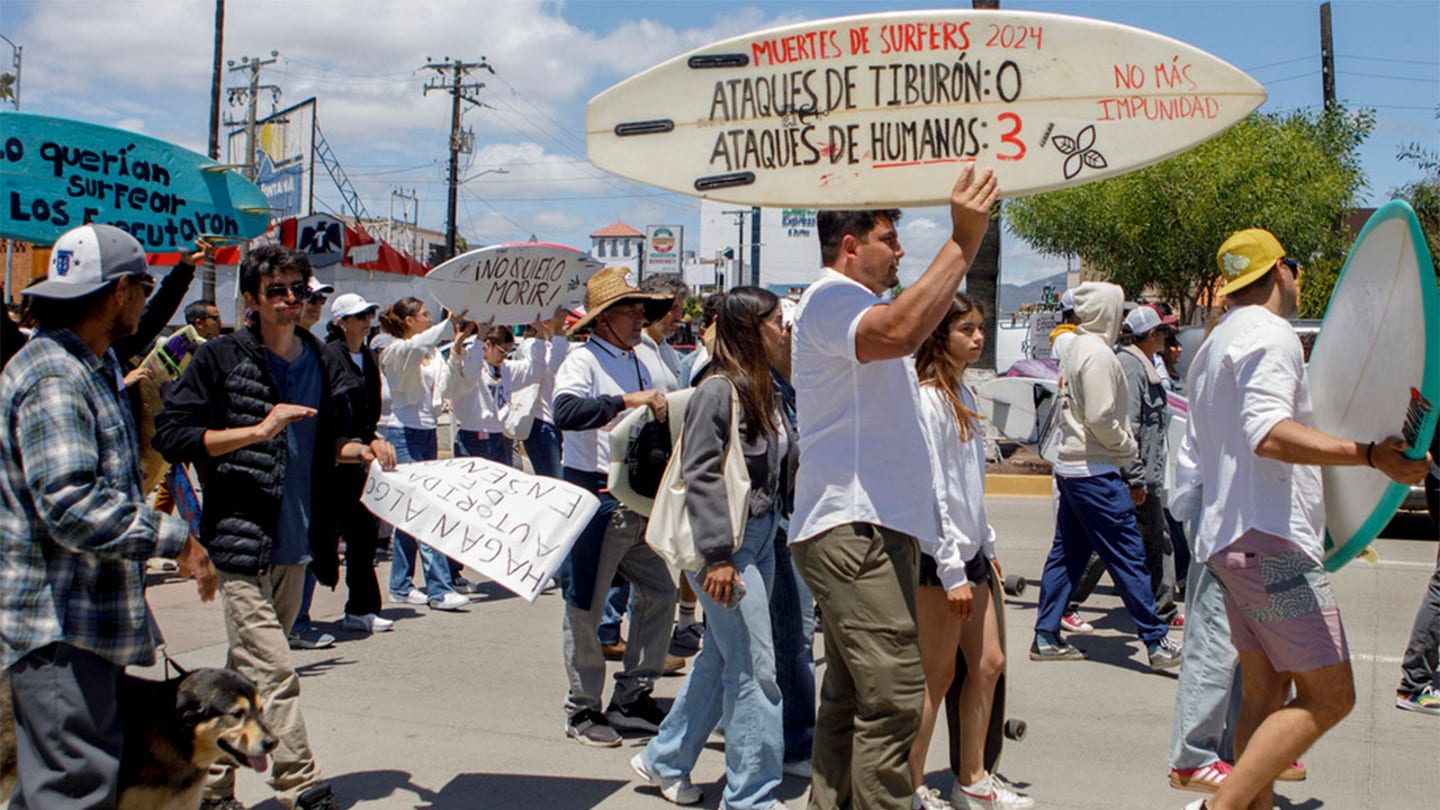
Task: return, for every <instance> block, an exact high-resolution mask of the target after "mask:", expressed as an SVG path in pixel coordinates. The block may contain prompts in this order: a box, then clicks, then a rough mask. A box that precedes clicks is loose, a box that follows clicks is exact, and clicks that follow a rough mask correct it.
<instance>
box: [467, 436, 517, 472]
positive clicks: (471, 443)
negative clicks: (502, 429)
mask: <svg viewBox="0 0 1440 810" xmlns="http://www.w3.org/2000/svg"><path fill="white" fill-rule="evenodd" d="M455 455H457V456H467V457H470V458H483V459H489V460H490V461H494V462H496V463H498V464H504V465H505V466H506V467H509V466H510V462H511V461H512V459H511V458H510V439H509V438H508V437H506V435H505V434H504V433H486V434H484V435H481V433H480V431H477V430H457V431H455Z"/></svg>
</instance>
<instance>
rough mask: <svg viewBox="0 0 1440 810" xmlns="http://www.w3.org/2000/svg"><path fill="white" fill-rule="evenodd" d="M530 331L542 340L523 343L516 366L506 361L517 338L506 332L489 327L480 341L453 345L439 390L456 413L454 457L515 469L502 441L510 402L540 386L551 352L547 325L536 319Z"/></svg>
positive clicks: (505, 441) (507, 444)
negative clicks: (527, 389)
mask: <svg viewBox="0 0 1440 810" xmlns="http://www.w3.org/2000/svg"><path fill="white" fill-rule="evenodd" d="M532 326H534V327H535V330H536V332H537V333H538V334H539V335H540V336H541V339H539V340H534V341H529V342H527V343H526V344H525V348H524V349H523V350H522V351H521V356H520V357H519V358H517V359H515V360H507V359H506V358H507V357H509V356H510V351H511V350H512V349H514V348H515V333H514V332H513V331H511V329H510V327H508V326H490V327H488V328H486V329H484V330H483V332H484V335H483V338H482V336H480V335H476V337H475V338H473V339H471V340H466V341H463V342H462V341H456V342H455V347H454V348H453V349H451V350H450V357H449V360H448V361H447V363H446V366H445V382H444V384H443V385H442V386H440V387H441V389H442V390H443V391H444V396H445V398H446V399H449V400H450V406H451V407H452V408H453V409H454V413H455V455H457V456H479V457H481V458H487V459H489V460H491V461H494V462H498V463H500V464H504V465H506V466H507V467H508V466H513V465H512V461H513V459H512V452H511V446H510V440H509V439H508V438H507V437H506V436H505V419H506V416H507V414H508V411H509V407H510V396H511V394H513V393H514V392H515V391H517V390H519V389H521V388H524V387H525V386H527V385H531V384H533V383H538V382H540V378H541V377H543V376H544V374H545V371H546V357H547V350H548V348H549V346H550V337H551V334H550V327H549V326H548V324H547V322H546V321H542V320H539V319H536V321H535V323H534V324H532Z"/></svg>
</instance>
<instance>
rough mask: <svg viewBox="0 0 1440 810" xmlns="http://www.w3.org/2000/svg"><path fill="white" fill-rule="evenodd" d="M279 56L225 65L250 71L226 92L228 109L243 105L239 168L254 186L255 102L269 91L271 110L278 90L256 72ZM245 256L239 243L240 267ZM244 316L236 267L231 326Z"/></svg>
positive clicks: (246, 249) (245, 247) (246, 247)
mask: <svg viewBox="0 0 1440 810" xmlns="http://www.w3.org/2000/svg"><path fill="white" fill-rule="evenodd" d="M279 55H280V52H279V51H271V52H270V58H269V59H261V58H260V57H257V56H242V57H240V64H238V65H237V64H235V60H234V59H231V60H230V61H228V62H226V63H225V64H227V65H229V67H230V72H231V73H235V72H238V71H245V70H248V71H250V82H249V84H248V85H242V86H240V87H232V88H230V91H229V95H230V106H232V107H238V106H240V105H241V104H244V105H245V121H244V124H245V163H244V167H243V170H242V171H243V173H244V175H245V179H246V180H249V181H251V182H254V181H255V114H256V113H255V102H256V96H258V95H259V94H260V91H261V90H269V91H270V101H271V105H272V106H274V105H275V104H278V103H279V101H280V88H279V87H276V86H275V85H273V84H265V85H262V84H260V69H261V68H263V67H265V66H266V65H273V64H275V61H276V57H278V56H279ZM238 123H241V122H239V121H227V122H226V124H227V125H229V126H234V125H236V124H238ZM249 255H250V243H249V242H248V241H242V242H241V243H240V262H241V263H242V264H243V263H244V261H245V259H246V257H248V256H249ZM216 272H218V271H216ZM212 275H213V273H212ZM244 314H245V313H244V311H243V307H242V306H241V304H240V269H239V267H238V266H237V267H236V269H235V321H234V322H235V323H237V324H238V323H240V321H241V319H242V318H243V316H244Z"/></svg>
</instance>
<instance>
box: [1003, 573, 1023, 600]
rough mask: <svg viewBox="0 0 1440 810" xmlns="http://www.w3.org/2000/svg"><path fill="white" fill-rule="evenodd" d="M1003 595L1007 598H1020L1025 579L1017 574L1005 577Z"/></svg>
mask: <svg viewBox="0 0 1440 810" xmlns="http://www.w3.org/2000/svg"><path fill="white" fill-rule="evenodd" d="M1005 593H1006V594H1007V595H1009V596H1020V595H1021V594H1023V593H1025V577H1022V576H1020V575H1019V574H1011V575H1010V576H1008V577H1005Z"/></svg>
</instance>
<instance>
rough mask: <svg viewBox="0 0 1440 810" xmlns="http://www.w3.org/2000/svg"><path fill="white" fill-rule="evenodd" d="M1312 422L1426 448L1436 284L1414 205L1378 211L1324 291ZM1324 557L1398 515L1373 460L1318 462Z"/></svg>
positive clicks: (1436, 349) (1336, 431) (1333, 560)
mask: <svg viewBox="0 0 1440 810" xmlns="http://www.w3.org/2000/svg"><path fill="white" fill-rule="evenodd" d="M1308 373H1309V380H1310V402H1311V405H1312V408H1313V412H1312V415H1311V420H1310V425H1311V426H1312V427H1314V428H1315V429H1316V430H1319V431H1322V432H1324V433H1328V434H1330V435H1332V436H1339V437H1341V438H1344V439H1350V440H1352V441H1359V442H1370V441H1379V440H1381V439H1384V438H1385V437H1386V436H1403V437H1404V438H1405V439H1406V440H1407V441H1409V442H1410V443H1411V446H1412V449H1411V451H1410V455H1411V457H1413V458H1423V457H1424V453H1425V451H1426V449H1428V448H1429V445H1430V440H1431V438H1432V437H1433V436H1434V434H1435V423H1436V419H1437V417H1440V411H1437V408H1436V405H1437V403H1440V289H1437V288H1436V286H1435V270H1434V265H1433V264H1431V261H1430V251H1429V249H1428V248H1427V247H1426V245H1425V237H1424V234H1423V233H1422V232H1421V230H1420V223H1419V221H1418V220H1417V219H1416V218H1415V212H1414V211H1413V210H1411V208H1410V206H1409V205H1408V204H1406V203H1404V202H1401V201H1399V200H1396V201H1393V202H1390V203H1387V204H1385V205H1384V206H1382V207H1381V208H1380V209H1379V210H1378V211H1376V212H1375V213H1374V214H1373V215H1372V216H1371V217H1370V220H1369V221H1368V222H1366V223H1365V228H1364V230H1362V231H1361V232H1360V237H1359V239H1357V240H1356V241H1355V244H1354V246H1353V247H1351V248H1350V255H1349V257H1348V258H1346V260H1345V266H1344V268H1342V269H1341V271H1340V277H1339V279H1337V280H1336V282H1335V290H1334V291H1333V292H1332V293H1331V294H1330V304H1329V306H1328V307H1327V308H1326V310H1325V321H1324V323H1323V324H1322V325H1321V327H1320V334H1319V335H1318V336H1317V337H1316V338H1315V347H1314V348H1313V349H1312V350H1311V351H1310V366H1309V372H1308ZM1321 475H1322V477H1323V479H1324V482H1325V527H1326V537H1325V567H1326V568H1327V569H1329V570H1331V571H1334V570H1336V569H1338V568H1339V567H1340V566H1342V565H1344V564H1345V563H1347V562H1349V561H1350V560H1352V559H1354V558H1355V556H1356V555H1358V554H1359V553H1360V552H1362V551H1364V550H1365V547H1366V546H1368V545H1370V542H1371V541H1372V540H1374V539H1375V537H1376V536H1377V535H1379V533H1380V531H1381V530H1382V529H1384V528H1385V524H1387V523H1388V522H1389V521H1390V518H1392V517H1394V515H1395V512H1396V510H1398V509H1399V508H1400V504H1401V503H1402V502H1403V501H1404V500H1405V495H1406V489H1407V488H1406V487H1405V486H1404V485H1402V484H1398V483H1396V482H1394V481H1392V480H1390V479H1389V478H1388V477H1386V476H1385V475H1383V474H1382V473H1380V472H1379V471H1377V470H1372V469H1370V468H1369V467H1322V468H1321Z"/></svg>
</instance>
